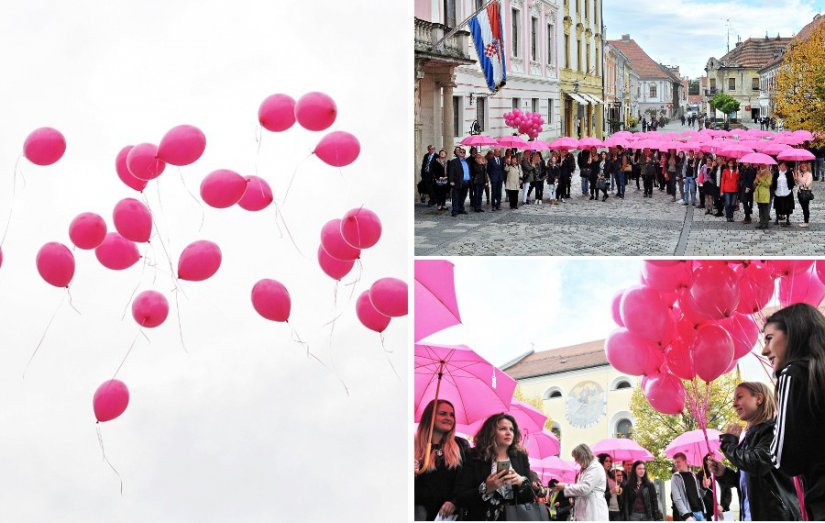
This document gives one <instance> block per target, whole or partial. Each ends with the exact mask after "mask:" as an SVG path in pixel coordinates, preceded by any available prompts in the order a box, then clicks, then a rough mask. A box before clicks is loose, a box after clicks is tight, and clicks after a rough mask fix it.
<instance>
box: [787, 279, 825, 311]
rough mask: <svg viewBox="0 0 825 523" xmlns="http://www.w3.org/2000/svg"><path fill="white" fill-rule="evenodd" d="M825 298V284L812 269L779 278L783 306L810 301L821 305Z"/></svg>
mask: <svg viewBox="0 0 825 523" xmlns="http://www.w3.org/2000/svg"><path fill="white" fill-rule="evenodd" d="M823 298H825V285H823V284H822V282H821V281H820V279H819V278H818V277H817V276H816V275H814V273H813V271H811V270H808V271H805V272H798V273H796V274H791V275H789V276H783V277H781V278H779V305H781V306H782V307H787V306H788V305H791V304H793V303H808V304H810V305H813V306H814V307H819V304H820V303H822V299H823Z"/></svg>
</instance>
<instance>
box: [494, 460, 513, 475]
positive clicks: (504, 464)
mask: <svg viewBox="0 0 825 523" xmlns="http://www.w3.org/2000/svg"><path fill="white" fill-rule="evenodd" d="M509 468H510V460H509V459H506V460H504V461H496V474H500V473H501V471H502V470H509Z"/></svg>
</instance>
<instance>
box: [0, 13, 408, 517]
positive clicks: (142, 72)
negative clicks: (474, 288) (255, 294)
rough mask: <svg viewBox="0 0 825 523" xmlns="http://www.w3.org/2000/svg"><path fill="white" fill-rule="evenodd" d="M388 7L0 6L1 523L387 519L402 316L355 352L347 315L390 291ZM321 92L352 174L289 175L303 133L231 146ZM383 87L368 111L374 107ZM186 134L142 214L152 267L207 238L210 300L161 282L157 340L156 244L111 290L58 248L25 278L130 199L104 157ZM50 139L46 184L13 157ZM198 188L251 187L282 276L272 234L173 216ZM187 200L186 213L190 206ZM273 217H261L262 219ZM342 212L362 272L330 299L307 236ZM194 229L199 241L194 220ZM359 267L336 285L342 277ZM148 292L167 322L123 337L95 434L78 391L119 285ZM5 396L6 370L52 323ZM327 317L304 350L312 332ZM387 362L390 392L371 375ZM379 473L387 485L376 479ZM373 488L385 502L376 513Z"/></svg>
mask: <svg viewBox="0 0 825 523" xmlns="http://www.w3.org/2000/svg"><path fill="white" fill-rule="evenodd" d="M411 18H412V16H411V6H407V5H405V4H404V3H403V2H402V3H399V2H388V3H385V2H375V1H371V2H355V3H342V2H336V1H332V0H321V1H314V2H303V3H302V2H288V3H285V2H256V1H247V0H238V1H234V2H221V1H215V0H206V1H202V2H188V1H177V0H175V1H164V2H160V1H157V0H148V1H144V2H126V1H122V0H121V1H110V2H93V1H78V2H57V1H43V0H40V1H37V0H33V1H30V2H12V3H5V4H4V7H3V9H2V16H0V49H2V50H3V51H2V52H0V67H1V68H2V70H3V71H4V80H3V82H0V108H1V110H0V115H2V120H3V125H2V126H0V166H2V168H0V173H3V174H2V176H0V226H4V225H5V223H6V220H5V218H6V216H7V213H8V212H9V209H10V208H11V206H12V205H13V208H14V214H13V217H12V220H11V223H10V227H9V233H8V237H7V238H6V241H5V244H4V245H3V255H4V259H3V264H2V267H0V295H2V296H3V300H2V301H0V427H2V430H0V470H2V471H3V473H2V474H1V475H0V507H2V509H1V511H2V514H3V516H2V519H3V520H5V521H19V522H25V521H68V522H84V523H85V522H89V521H111V522H118V521H157V522H166V521H168V522H183V521H198V522H211V521H238V522H247V521H249V522H253V521H254V522H257V521H274V520H285V521H286V520H295V519H299V518H300V519H306V520H329V519H330V518H333V517H334V518H335V519H340V520H344V521H352V520H360V519H362V518H364V517H368V516H369V514H380V515H381V516H382V517H383V518H385V519H387V520H392V521H398V520H401V519H403V518H404V517H405V516H406V514H407V511H406V508H407V507H406V503H404V501H403V500H404V499H405V495H404V493H405V492H406V488H407V477H406V475H404V474H401V473H400V471H401V470H407V469H408V468H409V467H407V466H406V465H407V463H408V460H407V439H408V436H407V435H408V431H407V416H406V411H405V409H404V404H405V401H406V398H407V383H408V382H407V378H406V375H407V357H408V354H409V352H408V351H407V349H406V343H407V326H408V325H407V324H408V322H407V319H406V318H401V319H394V320H393V321H392V323H391V324H390V326H389V328H388V329H387V331H386V332H385V335H386V340H385V345H386V348H387V350H388V351H392V352H391V353H385V352H384V351H383V349H382V346H381V341H380V339H379V336H378V334H376V333H373V332H372V331H368V330H366V329H365V328H364V327H362V326H361V325H360V323H358V320H357V319H356V317H355V314H354V301H355V297H357V296H358V294H360V293H361V291H363V290H365V289H367V288H369V286H370V285H371V283H372V282H374V281H375V280H376V279H378V278H382V277H386V276H393V277H398V278H404V279H406V274H407V270H408V267H411V262H410V260H409V258H410V254H409V250H408V238H407V237H406V235H405V234H399V231H406V230H407V205H408V202H409V198H408V189H409V188H408V186H407V185H406V184H404V183H392V182H391V181H390V178H392V177H396V178H397V175H398V174H399V173H400V172H401V171H402V170H403V169H402V168H401V166H403V165H405V164H406V160H405V158H406V154H407V153H408V150H409V148H408V147H407V146H406V144H408V143H410V139H409V134H410V133H409V130H410V129H411V125H410V124H409V122H408V114H409V96H407V94H406V93H408V92H409V91H410V85H411V79H410V78H409V75H408V72H410V71H412V67H411V55H412V53H411V52H409V48H410V47H411V44H410V42H411V36H412V35H411V34H409V33H410V31H409V28H410V27H411V25H410V23H409V22H410V20H411ZM315 90H317V91H323V92H326V93H328V94H329V95H331V96H332V97H333V98H334V99H335V100H336V102H337V104H338V110H339V116H338V121H337V122H336V123H335V124H334V126H333V129H339V130H347V131H350V132H352V133H354V134H355V135H356V136H358V138H359V139H360V142H361V145H362V153H361V157H360V158H359V159H358V160H357V161H356V163H354V164H353V165H351V166H348V167H344V168H342V169H340V170H339V169H333V168H331V167H328V166H326V165H325V164H322V163H321V162H320V161H319V160H318V159H317V158H315V157H308V156H309V154H310V153H311V151H312V149H313V148H314V146H315V144H316V143H317V141H318V140H319V139H320V137H321V136H322V135H323V133H312V132H309V131H306V130H304V129H302V128H300V127H298V126H297V125H296V126H295V127H294V128H292V129H290V130H289V131H287V132H285V133H282V134H278V135H275V134H272V133H265V134H264V136H263V141H262V143H261V144H260V152H259V144H258V142H257V141H256V134H257V132H258V122H257V110H258V106H259V104H260V103H261V101H262V100H263V99H264V98H265V97H266V96H268V95H270V94H273V93H276V92H284V93H288V94H290V95H292V96H294V97H295V98H298V97H299V96H301V95H302V94H303V93H305V92H308V91H315ZM386 93H389V95H388V96H378V95H379V94H386ZM184 123H186V124H192V125H196V126H198V127H199V128H201V129H202V130H203V131H204V133H205V134H206V137H207V148H206V152H205V154H204V156H203V157H202V158H201V159H200V160H198V161H197V162H196V163H195V164H194V165H191V166H186V167H183V168H180V169H178V168H175V167H172V166H170V167H167V169H166V171H165V172H164V173H163V175H162V176H161V177H160V178H159V179H158V180H157V181H156V182H155V183H152V184H150V187H149V188H148V189H147V191H146V194H147V196H148V199H149V202H150V206H151V208H152V210H153V211H154V214H155V217H156V219H157V221H158V225H159V227H160V228H161V229H162V233H163V237H164V244H165V245H164V246H165V248H166V249H168V251H169V252H170V254H171V258H172V261H173V264H174V265H176V262H177V257H178V254H179V253H180V251H181V250H182V248H183V247H184V246H185V245H186V244H188V243H189V242H191V241H194V240H198V239H210V240H212V241H215V242H216V243H218V244H219V245H220V247H221V249H222V251H223V265H222V267H221V268H220V270H219V271H218V273H217V274H216V275H215V276H214V277H213V278H212V279H210V280H207V281H205V282H200V283H190V282H187V283H184V285H183V289H184V292H185V297H183V296H182V297H181V300H180V314H181V326H182V331H183V336H184V338H185V347H186V350H187V351H188V352H185V351H184V347H183V346H182V343H181V341H180V335H179V332H178V321H177V315H176V310H175V306H174V298H173V295H172V293H171V289H172V287H173V286H174V284H173V281H172V278H171V277H170V274H169V272H170V270H169V267H168V261H167V258H166V255H165V253H164V246H162V245H161V244H160V242H159V241H157V238H154V239H153V240H154V241H153V242H152V245H151V246H150V247H148V248H147V247H145V246H141V252H142V254H144V255H145V257H146V259H147V260H150V262H151V265H148V266H146V267H145V268H144V266H143V261H141V262H140V263H139V264H137V265H135V266H134V267H132V268H130V269H128V270H125V271H119V272H114V271H110V270H108V269H105V268H103V267H102V266H101V265H100V264H99V263H98V262H97V260H96V259H95V257H94V254H93V253H91V252H86V251H80V250H76V251H75V253H74V255H75V259H76V262H77V271H76V274H75V278H74V280H73V283H72V285H71V296H72V302H73V305H74V307H76V308H77V310H78V311H79V312H80V314H78V313H76V312H75V311H73V310H72V308H70V307H69V304H68V303H67V301H64V300H66V298H65V295H66V291H65V290H61V289H57V288H55V287H52V286H50V285H48V284H46V283H45V282H44V281H43V280H41V279H40V277H39V275H38V274H37V271H36V268H35V255H36V253H37V251H38V249H39V248H40V246H41V245H42V244H44V243H45V242H47V241H61V242H64V243H67V244H69V238H68V225H69V223H70V221H71V220H72V218H74V216H76V215H77V214H79V213H81V212H86V211H91V212H97V213H98V214H101V215H102V216H104V217H105V218H106V219H107V222H108V224H109V226H110V227H111V226H112V221H111V212H112V208H113V206H114V205H115V203H116V202H117V201H118V200H120V199H121V198H124V197H135V196H136V195H137V193H135V192H134V191H132V190H131V189H129V188H127V187H126V186H125V185H123V184H122V183H121V182H120V180H118V178H117V176H116V174H115V170H114V159H115V156H116V154H117V152H118V151H119V150H120V149H121V148H122V147H123V146H125V145H130V144H136V143H140V142H155V143H157V141H159V140H160V138H161V137H162V135H163V134H164V133H165V132H166V131H167V130H168V129H170V128H171V127H173V126H175V125H178V124H184ZM41 126H52V127H55V128H57V129H59V130H60V131H62V132H63V134H64V135H65V136H66V139H67V142H68V147H67V151H66V154H65V155H64V157H63V158H62V159H61V160H60V161H59V162H58V163H57V164H55V165H52V166H48V167H39V166H35V165H33V164H31V163H29V162H28V161H26V160H25V159H23V160H20V163H19V172H20V175H21V176H22V178H23V179H25V186H24V185H23V183H22V181H21V179H20V178H18V185H17V192H16V195H15V196H14V198H12V186H13V172H14V167H15V163H16V161H17V160H18V156H19V154H20V153H21V151H22V146H23V141H24V139H25V137H26V136H27V134H28V133H29V132H30V131H32V130H33V129H35V128H37V127H41ZM219 168H228V169H233V170H235V171H237V172H239V173H241V174H244V175H248V174H255V173H257V174H258V175H260V176H262V177H264V178H265V179H267V180H268V181H269V182H270V183H271V184H272V186H273V190H274V191H275V194H276V197H278V198H280V199H282V196H283V193H284V191H285V189H286V186H287V184H288V182H289V178H290V176H292V175H293V173H297V175H296V177H295V182H294V185H293V186H292V189H291V192H290V194H289V199H288V200H287V202H286V204H285V206H283V210H284V214H285V216H286V222H287V224H288V226H289V228H290V230H291V232H292V234H293V235H294V236H295V238H296V241H297V243H298V246H299V247H300V249H301V251H303V253H304V256H301V255H299V254H298V253H297V251H296V249H295V247H294V246H293V245H292V244H291V242H290V241H289V240H288V239H287V238H286V237H285V236H283V235H282V234H281V233H279V230H278V228H277V227H276V225H275V212H274V209H273V208H270V209H268V210H266V211H263V212H260V213H249V212H246V211H243V210H241V209H239V208H230V209H223V210H218V209H213V208H209V207H205V206H204V204H202V203H199V202H198V201H196V200H195V199H193V197H192V196H190V194H189V192H192V193H194V194H198V187H199V184H200V181H201V180H202V179H203V177H204V176H205V175H206V174H208V173H209V172H211V171H212V170H215V169H219ZM198 200H199V197H198ZM282 203H283V202H282ZM361 205H365V206H366V207H368V208H370V209H372V210H374V211H375V212H376V213H377V214H378V215H379V216H380V217H381V219H382V220H383V226H384V232H385V234H384V235H383V237H382V238H381V241H380V242H379V243H378V244H377V245H376V246H375V247H373V248H372V249H369V250H367V251H364V252H363V254H362V261H363V271H362V273H361V274H360V281H358V282H357V283H356V284H355V295H354V296H353V298H352V299H350V289H351V288H352V287H351V286H349V287H348V286H344V285H341V286H340V288H339V290H338V295H337V305H336V303H335V301H334V293H335V284H334V283H333V281H332V280H330V279H329V278H328V277H327V276H325V275H324V274H323V273H322V272H321V271H320V269H319V268H318V266H317V263H316V261H315V252H316V249H317V246H318V242H319V231H320V228H321V226H322V225H323V224H324V223H325V222H326V221H328V220H330V219H332V218H337V217H341V216H342V215H343V214H344V213H345V212H346V211H347V210H349V209H351V208H354V207H358V206H361ZM202 219H203V227H202V229H201V221H202ZM358 274H359V269H358V268H356V269H354V270H353V272H352V274H351V275H350V276H349V277H347V278H345V280H344V283H347V282H354V281H355V280H356V277H357V276H358ZM261 278H274V279H277V280H280V281H282V282H283V283H284V284H285V285H286V286H287V288H288V289H289V290H290V292H291V294H292V301H293V308H292V316H291V320H290V322H291V325H292V326H293V327H294V328H295V330H296V331H297V332H298V333H299V334H300V336H301V337H303V339H304V340H306V341H307V342H308V343H309V345H310V347H311V349H312V351H313V352H314V353H317V355H318V356H319V357H320V358H322V359H323V360H324V361H326V362H327V363H328V364H332V363H333V360H334V364H335V366H336V368H337V372H338V374H339V376H340V378H341V379H343V380H344V381H345V382H346V383H347V385H348V386H349V388H350V391H351V395H350V396H349V397H347V395H346V394H345V393H344V391H343V387H342V386H341V385H340V383H339V382H338V380H337V379H336V378H335V377H334V376H333V375H332V373H331V372H328V371H327V370H325V369H324V368H322V367H321V366H320V365H318V364H317V363H316V362H314V361H311V360H308V359H307V358H306V357H305V355H304V349H303V348H302V347H301V346H299V345H298V344H296V343H293V341H292V337H291V333H290V327H289V326H287V325H285V324H276V323H273V322H269V321H267V320H264V319H263V318H261V317H260V316H258V315H257V314H256V313H255V311H254V310H253V308H252V306H251V303H250V297H249V296H250V291H251V288H252V285H253V284H254V283H255V282H256V281H257V280H259V279H261ZM135 289H138V290H145V289H156V290H159V291H161V292H163V293H164V294H166V296H167V297H168V298H169V299H170V301H172V308H171V314H170V317H169V319H168V320H167V321H166V323H165V324H163V325H162V326H160V327H158V328H157V329H147V330H146V336H148V338H149V340H150V341H151V342H148V341H146V340H145V339H143V338H142V337H141V338H139V340H138V342H137V345H136V346H135V348H134V351H133V352H132V354H131V356H130V357H129V359H128V360H127V361H126V364H125V365H124V367H123V369H122V370H121V371H120V373H119V375H118V378H119V379H122V380H123V381H124V382H125V383H126V384H127V385H128V386H129V388H130V391H131V403H130V405H129V408H128V409H127V410H126V412H125V413H124V414H123V415H122V416H121V417H120V418H118V419H115V420H113V421H110V422H108V423H103V424H100V428H101V431H102V436H103V441H104V444H105V450H106V454H107V457H108V459H109V460H110V461H111V463H112V465H114V466H115V467H116V468H117V470H118V472H119V473H120V476H121V477H122V479H123V485H124V493H123V495H121V494H120V483H119V481H118V478H117V477H116V476H115V474H114V472H112V470H111V469H109V467H108V466H107V465H106V464H105V463H104V462H103V461H102V457H101V450H100V447H99V445H98V440H97V435H96V433H95V422H94V416H93V412H92V395H93V394H94V392H95V389H96V388H97V387H98V385H100V384H101V383H102V382H103V381H104V380H106V379H109V378H110V377H111V376H112V375H113V373H114V371H115V369H116V368H117V366H118V364H119V363H120V361H121V359H122V358H123V356H124V354H125V353H126V351H127V349H128V348H129V345H130V343H131V342H132V340H134V339H135V336H136V335H137V333H138V328H137V326H136V324H135V322H134V321H133V320H132V318H131V315H130V314H127V315H126V318H125V319H123V320H122V319H121V315H122V313H123V311H124V308H125V307H127V305H128V304H129V300H130V296H131V294H132V292H133V291H134V290H135ZM61 302H62V305H61V306H60V308H59V310H58V312H57V314H56V316H55V319H54V322H53V324H52V325H51V329H50V330H49V332H48V334H47V336H46V338H45V340H44V342H43V344H42V346H41V348H40V351H39V353H38V354H37V356H36V357H35V358H34V360H33V362H32V364H31V366H30V367H29V369H28V373H27V375H26V377H25V380H24V379H23V378H22V374H23V370H24V368H25V367H26V362H27V361H28V359H29V357H30V356H31V354H32V351H33V350H34V348H35V346H36V345H37V342H38V340H39V339H40V337H41V335H42V334H43V332H44V330H45V328H46V325H47V323H48V322H49V319H50V318H51V316H52V314H53V313H54V311H55V310H56V309H57V308H58V306H59V305H60V304H61ZM339 314H340V319H339V320H338V322H337V326H336V329H335V332H334V337H333V338H332V343H331V345H330V329H329V327H328V326H324V324H325V323H327V322H328V321H329V320H331V319H332V318H334V317H335V316H337V315H339ZM390 363H391V364H392V365H394V367H395V368H396V369H397V371H398V373H399V374H400V376H401V377H400V378H398V377H396V375H395V374H394V373H393V371H392V369H391V367H390ZM392 471H399V472H395V473H393V472H392ZM389 492H395V493H396V495H387V493H389Z"/></svg>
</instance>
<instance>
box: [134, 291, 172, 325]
mask: <svg viewBox="0 0 825 523" xmlns="http://www.w3.org/2000/svg"><path fill="white" fill-rule="evenodd" d="M167 316H169V302H168V301H166V298H165V297H164V296H163V294H161V293H159V292H158V291H143V292H141V293H140V294H138V296H137V298H135V301H133V302H132V317H133V318H134V319H135V321H136V322H137V323H138V325H140V326H141V327H150V328H151V327H157V326H158V325H160V324H161V323H163V322H164V321H166V317H167Z"/></svg>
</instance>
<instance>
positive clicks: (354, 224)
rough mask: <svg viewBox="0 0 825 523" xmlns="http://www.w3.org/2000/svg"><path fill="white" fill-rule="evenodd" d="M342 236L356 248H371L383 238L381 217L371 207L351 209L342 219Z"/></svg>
mask: <svg viewBox="0 0 825 523" xmlns="http://www.w3.org/2000/svg"><path fill="white" fill-rule="evenodd" d="M341 236H343V237H344V240H345V241H346V242H347V243H348V244H350V245H351V246H353V247H355V248H356V249H369V248H370V247H372V246H373V245H375V244H376V243H378V240H379V239H380V238H381V219H380V218H378V215H377V214H375V213H374V212H372V211H371V210H369V209H365V208H363V207H360V208H358V209H351V210H349V211H347V213H346V214H345V215H344V218H343V219H342V220H341Z"/></svg>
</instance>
